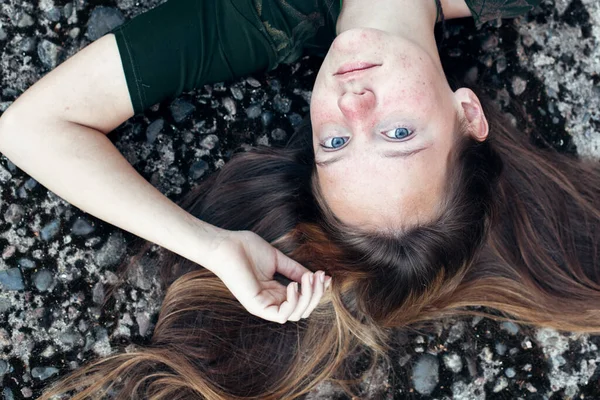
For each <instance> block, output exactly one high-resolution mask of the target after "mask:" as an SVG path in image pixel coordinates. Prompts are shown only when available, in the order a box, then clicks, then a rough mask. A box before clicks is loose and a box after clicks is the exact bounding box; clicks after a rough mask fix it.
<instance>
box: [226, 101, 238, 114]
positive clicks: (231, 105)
mask: <svg viewBox="0 0 600 400" xmlns="http://www.w3.org/2000/svg"><path fill="white" fill-rule="evenodd" d="M222 101H223V107H225V109H226V110H227V114H229V115H235V114H237V106H236V104H235V101H233V99H232V98H231V97H225V98H224V99H223V100H222Z"/></svg>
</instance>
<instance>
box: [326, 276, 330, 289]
mask: <svg viewBox="0 0 600 400" xmlns="http://www.w3.org/2000/svg"><path fill="white" fill-rule="evenodd" d="M329 286H331V277H330V276H328V277H327V279H325V289H327V288H328V287H329Z"/></svg>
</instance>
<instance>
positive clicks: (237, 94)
mask: <svg viewBox="0 0 600 400" xmlns="http://www.w3.org/2000/svg"><path fill="white" fill-rule="evenodd" d="M229 91H230V92H231V95H232V96H233V98H234V99H236V100H238V101H239V100H243V99H244V92H243V91H242V89H240V88H239V87H237V86H232V87H230V88H229Z"/></svg>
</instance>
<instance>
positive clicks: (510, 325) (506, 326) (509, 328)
mask: <svg viewBox="0 0 600 400" xmlns="http://www.w3.org/2000/svg"><path fill="white" fill-rule="evenodd" d="M500 329H502V330H504V331H506V332H508V333H510V334H511V335H516V334H517V333H519V327H518V326H517V325H516V324H515V323H514V322H511V321H504V322H502V323H501V324H500Z"/></svg>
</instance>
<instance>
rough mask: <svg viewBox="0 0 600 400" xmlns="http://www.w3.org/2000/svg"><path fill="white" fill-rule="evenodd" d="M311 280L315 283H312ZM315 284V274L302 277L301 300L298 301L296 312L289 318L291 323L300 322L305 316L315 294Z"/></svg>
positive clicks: (309, 273) (310, 273)
mask: <svg viewBox="0 0 600 400" xmlns="http://www.w3.org/2000/svg"><path fill="white" fill-rule="evenodd" d="M311 280H312V281H313V282H311ZM313 284H314V274H313V273H312V272H308V273H306V274H304V275H303V276H302V287H301V294H300V298H299V299H298V304H296V308H295V309H294V312H293V313H292V314H291V315H290V316H289V318H288V320H289V321H299V320H300V318H301V317H302V314H304V311H305V310H306V308H307V307H308V305H309V304H310V299H311V298H312V294H313Z"/></svg>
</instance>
